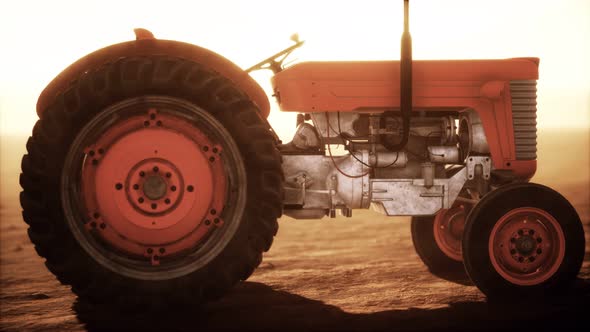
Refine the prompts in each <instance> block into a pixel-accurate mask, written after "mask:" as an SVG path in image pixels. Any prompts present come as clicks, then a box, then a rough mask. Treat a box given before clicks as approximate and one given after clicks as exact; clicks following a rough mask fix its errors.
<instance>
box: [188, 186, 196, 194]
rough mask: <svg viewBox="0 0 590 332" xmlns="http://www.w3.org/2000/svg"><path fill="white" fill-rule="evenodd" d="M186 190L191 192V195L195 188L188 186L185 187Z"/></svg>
mask: <svg viewBox="0 0 590 332" xmlns="http://www.w3.org/2000/svg"><path fill="white" fill-rule="evenodd" d="M186 190H188V191H189V192H191V193H192V192H193V190H195V188H194V187H193V186H190V185H189V186H188V187H186Z"/></svg>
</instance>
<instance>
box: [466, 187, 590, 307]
mask: <svg viewBox="0 0 590 332" xmlns="http://www.w3.org/2000/svg"><path fill="white" fill-rule="evenodd" d="M584 250H585V240H584V229H583V227H582V224H581V222H580V218H579V216H578V214H577V213H576V210H575V209H574V208H573V207H572V206H571V204H570V203H569V202H568V201H567V200H566V199H565V198H564V197H563V196H561V195H560V194H559V193H558V192H556V191H554V190H552V189H550V188H547V187H545V186H542V185H538V184H533V183H518V184H510V185H506V186H503V187H500V188H499V189H497V190H494V191H492V192H491V193H489V194H488V195H486V196H484V197H483V199H482V200H481V201H480V202H479V203H478V204H477V205H476V206H475V207H474V208H473V209H472V210H471V212H470V214H469V215H468V217H467V223H466V226H465V233H464V236H463V261H464V263H465V268H466V270H467V273H468V274H469V277H470V278H471V280H472V281H473V283H474V284H475V285H476V286H477V287H478V288H479V289H480V290H481V291H482V292H483V293H484V294H486V295H487V296H488V297H490V298H504V299H506V298H509V299H513V300H527V299H530V298H531V297H542V296H547V295H551V294H555V293H557V292H559V291H562V290H563V289H565V288H566V287H568V286H569V285H571V283H572V281H574V280H575V278H576V276H577V274H578V272H579V271H580V267H581V265H582V261H583V259H584Z"/></svg>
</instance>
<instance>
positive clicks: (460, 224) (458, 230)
mask: <svg viewBox="0 0 590 332" xmlns="http://www.w3.org/2000/svg"><path fill="white" fill-rule="evenodd" d="M464 228H465V205H456V206H453V207H452V208H450V209H443V210H440V211H439V212H438V213H437V214H436V216H435V217H434V222H433V232H434V240H435V242H436V244H437V246H438V248H439V249H440V250H441V251H442V252H443V253H444V254H445V255H446V256H447V257H449V258H451V259H453V260H455V261H458V262H461V261H462V260H463V255H462V250H461V240H462V237H463V229H464Z"/></svg>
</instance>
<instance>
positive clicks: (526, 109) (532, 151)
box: [510, 80, 537, 160]
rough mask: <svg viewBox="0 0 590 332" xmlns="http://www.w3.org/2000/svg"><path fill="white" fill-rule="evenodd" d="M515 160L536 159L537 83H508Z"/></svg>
mask: <svg viewBox="0 0 590 332" xmlns="http://www.w3.org/2000/svg"><path fill="white" fill-rule="evenodd" d="M510 94H511V96H512V124H513V127H514V144H515V149H516V159H517V160H534V159H537V81H536V80H526V81H510Z"/></svg>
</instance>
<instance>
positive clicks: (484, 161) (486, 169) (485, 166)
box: [467, 156, 492, 180]
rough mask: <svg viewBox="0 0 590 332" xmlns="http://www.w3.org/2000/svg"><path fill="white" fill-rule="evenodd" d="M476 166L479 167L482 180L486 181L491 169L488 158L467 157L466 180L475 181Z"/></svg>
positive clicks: (490, 162)
mask: <svg viewBox="0 0 590 332" xmlns="http://www.w3.org/2000/svg"><path fill="white" fill-rule="evenodd" d="M478 165H481V171H482V175H483V178H484V179H485V180H488V179H489V178H490V171H491V169H492V161H491V159H490V157H486V156H473V157H467V179H468V180H473V179H475V176H476V168H477V166H478Z"/></svg>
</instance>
